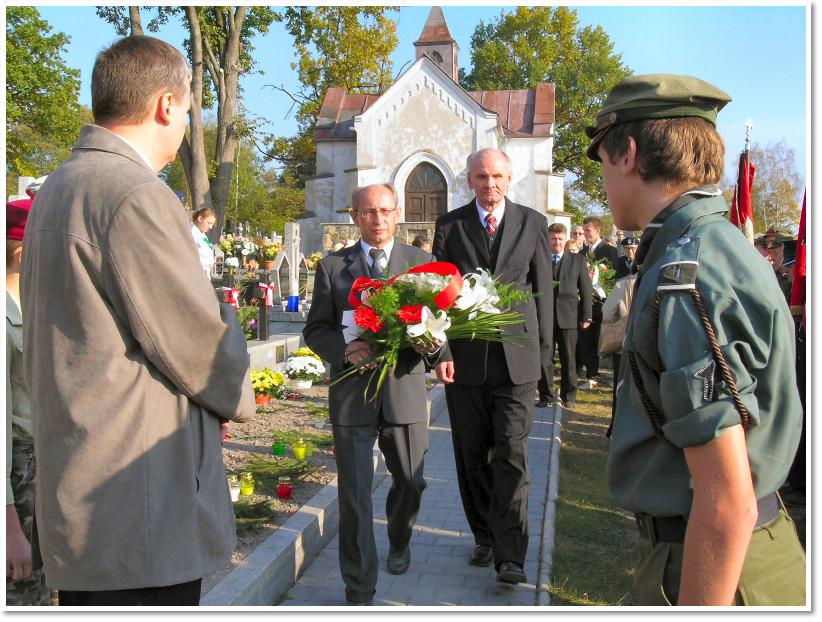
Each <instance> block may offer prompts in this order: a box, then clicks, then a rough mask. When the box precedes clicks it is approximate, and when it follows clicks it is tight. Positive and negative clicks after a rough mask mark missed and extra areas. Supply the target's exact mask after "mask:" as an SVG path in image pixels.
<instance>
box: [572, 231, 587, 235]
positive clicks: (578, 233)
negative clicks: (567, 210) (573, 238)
mask: <svg viewBox="0 0 822 622" xmlns="http://www.w3.org/2000/svg"><path fill="white" fill-rule="evenodd" d="M573 234H574V235H585V232H584V231H574V232H573Z"/></svg>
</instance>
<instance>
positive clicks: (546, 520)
mask: <svg viewBox="0 0 822 622" xmlns="http://www.w3.org/2000/svg"><path fill="white" fill-rule="evenodd" d="M552 427H553V429H552V434H551V449H550V452H549V454H548V489H547V491H546V495H545V513H544V514H543V521H542V533H541V541H540V547H539V581H538V582H537V602H536V604H537V606H539V607H546V606H548V605H550V604H551V592H550V591H549V586H550V584H551V573H552V571H553V558H554V540H555V536H556V509H557V494H558V491H559V452H560V432H561V429H562V407H561V406H560V405H559V404H555V405H554V421H553V426H552Z"/></svg>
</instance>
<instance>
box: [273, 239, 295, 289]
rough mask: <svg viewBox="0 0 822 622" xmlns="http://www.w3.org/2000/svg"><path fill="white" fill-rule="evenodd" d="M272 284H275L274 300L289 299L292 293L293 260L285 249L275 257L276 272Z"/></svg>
mask: <svg viewBox="0 0 822 622" xmlns="http://www.w3.org/2000/svg"><path fill="white" fill-rule="evenodd" d="M271 283H272V285H274V287H275V289H274V300H277V299H278V298H279V300H288V297H289V296H290V295H291V292H292V289H291V262H290V261H289V259H288V253H286V252H285V251H282V252H279V253H277V257H276V258H275V259H274V273H273V274H272V281H271Z"/></svg>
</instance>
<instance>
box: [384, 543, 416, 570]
mask: <svg viewBox="0 0 822 622" xmlns="http://www.w3.org/2000/svg"><path fill="white" fill-rule="evenodd" d="M410 565H411V547H410V546H406V547H405V549H404V550H402V551H394V550H389V551H388V572H389V573H390V574H404V573H405V571H406V570H408V567H409V566H410Z"/></svg>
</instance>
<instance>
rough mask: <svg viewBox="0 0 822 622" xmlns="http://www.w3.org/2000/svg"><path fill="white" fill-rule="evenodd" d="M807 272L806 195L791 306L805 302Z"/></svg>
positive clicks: (803, 199)
mask: <svg viewBox="0 0 822 622" xmlns="http://www.w3.org/2000/svg"><path fill="white" fill-rule="evenodd" d="M806 274H807V268H806V264H805V196H803V197H802V215H801V216H800V217H799V235H797V236H796V263H795V264H794V266H793V289H792V290H791V306H799V305H804V304H805V275H806ZM803 311H804V310H803ZM803 315H804V313H803Z"/></svg>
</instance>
